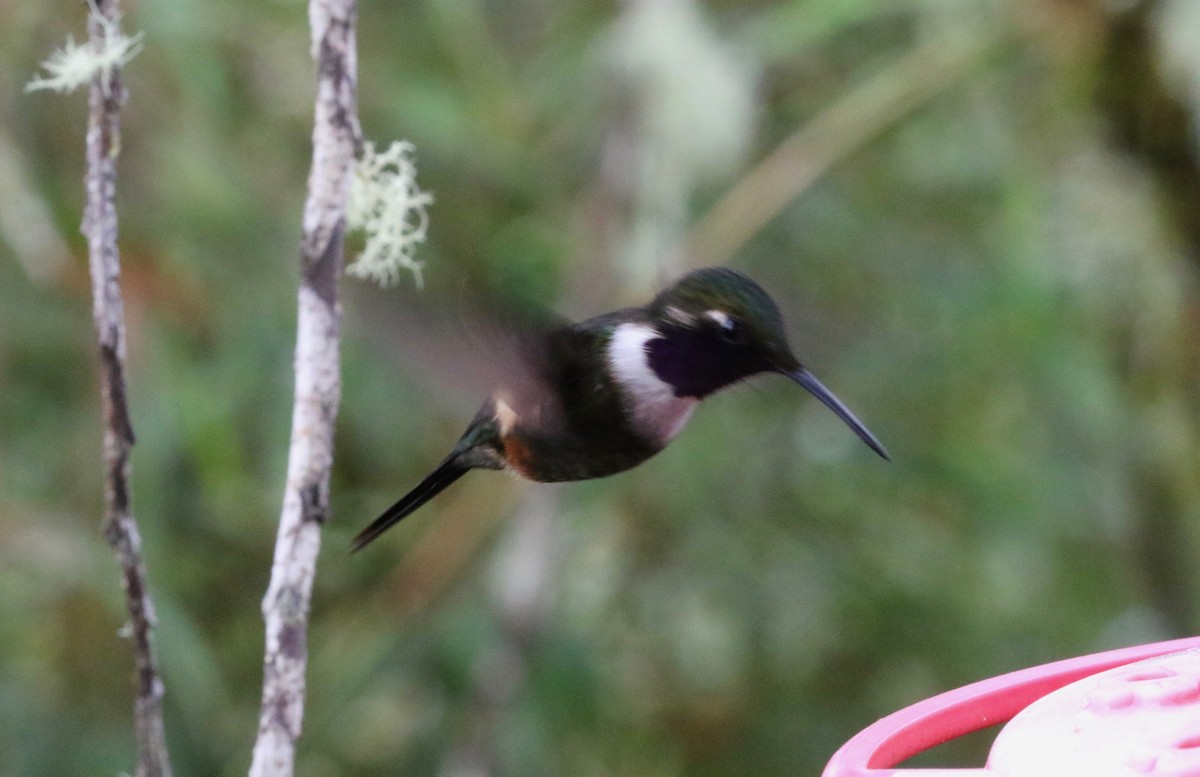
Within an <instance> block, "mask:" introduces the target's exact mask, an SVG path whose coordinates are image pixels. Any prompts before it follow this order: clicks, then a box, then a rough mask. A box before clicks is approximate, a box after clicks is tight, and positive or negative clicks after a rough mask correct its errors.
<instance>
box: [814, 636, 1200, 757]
mask: <svg viewBox="0 0 1200 777" xmlns="http://www.w3.org/2000/svg"><path fill="white" fill-rule="evenodd" d="M1006 721H1007V722H1008V725H1006V726H1005V727H1004V728H1003V729H1002V730H1001V732H1000V734H999V735H998V736H997V737H996V740H995V742H994V743H993V744H992V750H991V753H990V755H989V756H988V762H987V766H985V767H983V768H982V769H898V768H895V767H896V764H898V763H900V762H901V761H904V760H905V759H906V758H909V757H911V756H914V755H916V754H917V753H920V752H923V751H925V750H928V749H929V748H931V747H934V746H935V745H940V744H942V743H943V742H947V741H949V740H951V739H954V738H955V737H958V736H961V735H963V734H969V733H971V732H972V731H978V730H979V729H981V728H986V727H988V726H991V725H994V724H996V723H1004V722H1006ZM968 775H973V776H974V777H1076V775H1078V777H1117V776H1118V775H1120V776H1121V777H1147V776H1149V777H1200V637H1190V638H1188V639H1177V640H1172V641H1170V642H1157V643H1154V644H1152V645H1139V646H1137V647H1130V648H1122V649H1120V650H1110V651H1108V652H1106V653H1096V654H1094V655H1090V656H1083V657H1081V658H1071V659H1068V660H1066V661H1056V662H1055V663H1052V664H1045V665H1043V666H1037V667H1033V668H1031V669H1022V670H1021V671H1019V672H1012V673H1010V674H1006V675H1001V676H1000V677H993V678H992V679H990V680H983V681H982V682H978V683H973V684H971V685H967V686H964V687H962V688H959V689H957V690H953V691H949V692H948V693H943V694H941V695H939V696H934V697H933V698H931V699H926V700H925V701H922V702H918V703H917V704H914V705H912V706H911V707H907V708H905V709H903V710H900V711H899V712H895V713H893V714H891V715H889V716H887V717H886V718H884V719H883V720H880V721H879V722H878V723H875V724H874V725H872V726H870V727H868V728H866V729H864V730H863V731H861V732H859V734H858V735H856V736H855V737H854V738H853V739H851V740H850V741H849V742H847V743H846V744H845V745H843V746H842V748H841V749H840V750H838V751H837V753H835V754H834V756H833V758H832V760H830V762H829V765H828V766H826V767H825V772H824V777H893V776H894V777H967V776H968Z"/></svg>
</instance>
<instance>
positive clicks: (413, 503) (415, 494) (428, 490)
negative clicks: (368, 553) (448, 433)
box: [350, 454, 471, 553]
mask: <svg viewBox="0 0 1200 777" xmlns="http://www.w3.org/2000/svg"><path fill="white" fill-rule="evenodd" d="M469 469H471V467H470V466H467V465H465V464H463V463H462V460H461V459H460V457H459V456H458V455H456V454H451V455H450V456H448V457H447V458H446V460H445V461H443V462H442V463H441V464H439V465H438V468H437V469H435V470H434V471H433V472H430V473H429V475H428V476H427V477H426V478H425V479H424V480H422V481H421V482H420V483H418V484H417V487H416V488H414V489H413V490H412V491H409V492H408V493H407V494H405V495H404V496H403V497H401V498H400V501H399V502H396V504H394V505H392V506H391V507H389V508H388V509H387V510H385V511H384V513H383V515H381V516H379V517H378V518H376V519H375V520H374V521H373V522H372V523H371V525H370V526H368V527H367V528H365V529H363V530H362V531H360V532H359V533H358V536H356V537H355V538H354V540H353V541H351V543H350V552H351V553H357V552H358V551H360V550H362V549H363V548H365V547H366V546H367V545H368V544H370V543H371V542H372V541H373V540H374V539H375V538H376V537H378V536H379V535H380V534H383V533H384V532H385V531H387V530H388V529H390V528H392V527H393V526H395V525H396V524H397V523H400V521H401V520H403V519H404V518H406V517H407V516H408V514H409V513H411V512H413V511H414V510H416V509H417V508H418V507H420V506H421V505H423V504H425V503H426V502H428V501H429V500H430V499H433V498H434V497H435V496H437V495H438V494H440V493H441V492H442V490H443V489H444V488H446V486H448V485H450V484H451V483H453V482H454V481H456V480H458V479H459V478H460V477H462V476H463V475H464V474H465V473H466V472H467V471H468V470H469Z"/></svg>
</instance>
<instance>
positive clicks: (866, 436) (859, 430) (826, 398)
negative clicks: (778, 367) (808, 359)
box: [784, 367, 892, 461]
mask: <svg viewBox="0 0 1200 777" xmlns="http://www.w3.org/2000/svg"><path fill="white" fill-rule="evenodd" d="M784 374H785V375H787V376H788V377H789V378H791V379H792V380H794V381H796V382H797V383H799V384H800V385H801V386H804V388H806V389H808V391H809V393H810V394H812V395H813V396H814V397H816V398H817V399H819V400H821V403H822V404H824V405H825V407H827V408H829V409H830V410H832V411H833V412H834V413H835V414H836V415H837V417H838V418H840V419H842V420H843V421H845V422H846V425H847V426H849V427H850V428H851V429H853V430H854V433H855V434H857V435H858V436H859V437H861V438H862V441H863V442H865V443H866V444H867V445H869V446H871V450H873V451H875V452H876V453H878V454H879V455H880V456H882V457H883V458H885V459H887V460H888V461H891V460H892V457H891V456H889V455H888V452H887V448H885V447H883V443H881V442H880V441H879V438H878V437H876V436H875V435H873V434H871V430H870V429H868V428H867V427H866V426H864V425H863V422H862V421H860V420H858V418H856V417H855V416H854V413H851V412H850V408H848V407H846V406H845V405H843V404H842V400H840V399H838V398H837V397H835V396H834V395H833V392H832V391H830V390H829V389H827V388H825V385H824V384H823V383H821V381H819V380H817V379H816V377H815V376H814V375H813V374H812V373H811V372H809V371H808V370H806V369H804V368H803V367H797V368H796V369H795V370H792V371H791V372H785V373H784Z"/></svg>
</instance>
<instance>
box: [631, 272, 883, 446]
mask: <svg viewBox="0 0 1200 777" xmlns="http://www.w3.org/2000/svg"><path fill="white" fill-rule="evenodd" d="M648 312H649V315H650V319H651V324H652V325H653V327H654V329H655V330H656V332H657V337H654V338H651V339H649V340H647V341H646V344H645V349H646V360H647V366H648V367H649V368H650V369H651V370H653V372H654V373H655V375H656V376H657V377H658V379H659V380H661V381H663V382H664V383H667V384H669V385H670V386H671V387H672V388H673V389H674V392H675V395H676V396H680V397H695V398H697V399H701V398H703V397H705V396H707V395H709V394H711V393H713V392H714V391H717V390H718V389H721V388H724V387H725V386H728V385H730V384H731V383H735V382H737V381H739V380H742V379H744V378H748V377H750V376H751V375H756V374H758V373H761V372H777V373H780V374H782V375H786V376H787V377H789V378H791V379H792V380H794V381H796V382H797V383H799V384H800V385H801V386H803V387H804V388H805V389H807V390H808V391H809V392H810V393H812V394H813V395H814V396H815V397H817V399H819V400H821V402H822V403H824V404H825V405H826V406H827V407H828V408H829V409H831V410H832V411H833V412H834V413H836V414H837V415H838V417H839V418H841V419H842V420H843V421H845V422H846V424H847V425H849V426H850V428H851V429H853V430H854V431H855V433H856V434H858V436H859V437H861V438H862V440H863V441H864V442H865V443H866V444H867V445H869V446H870V447H871V448H872V450H874V451H875V452H876V453H878V454H879V455H880V456H883V457H884V458H885V459H886V458H888V455H887V451H886V450H885V449H884V447H883V445H882V443H880V442H879V440H878V439H877V438H876V437H875V435H873V434H871V432H870V431H868V430H867V428H866V427H865V426H864V425H863V424H862V422H860V421H859V420H858V419H857V418H856V417H855V416H854V414H853V413H851V412H850V410H849V409H848V408H847V407H846V406H845V405H844V404H842V402H841V401H840V400H839V399H838V398H837V397H836V396H834V395H833V393H832V392H831V391H829V389H827V388H825V386H824V385H822V384H821V382H820V381H818V380H817V379H816V378H815V377H814V376H813V375H812V373H810V372H809V371H808V370H806V369H805V368H804V367H803V365H801V363H800V360H799V359H797V358H796V356H795V355H794V354H793V353H792V349H791V346H789V345H788V341H787V334H786V333H785V332H784V325H783V316H782V315H780V313H779V308H778V307H777V306H776V305H775V301H774V300H772V299H771V297H770V296H769V295H768V294H767V293H766V292H765V291H763V289H762V287H761V286H759V285H758V284H757V283H755V282H754V281H752V280H751V279H750V278H749V277H747V276H746V275H744V274H743V273H740V272H738V271H737V270H731V269H729V268H727V267H708V268H704V269H701V270H695V271H693V272H690V273H688V274H687V275H685V276H684V277H683V278H681V279H680V280H679V281H678V282H676V283H675V284H674V285H673V286H671V287H670V288H668V289H666V290H665V291H663V292H662V293H661V294H659V295H658V296H657V297H656V298H655V299H654V301H653V302H651V303H650V306H649V308H648Z"/></svg>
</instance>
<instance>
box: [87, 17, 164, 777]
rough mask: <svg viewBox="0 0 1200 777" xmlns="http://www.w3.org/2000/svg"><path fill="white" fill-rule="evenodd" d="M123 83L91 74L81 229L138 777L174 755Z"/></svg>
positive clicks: (110, 24)
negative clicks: (142, 469) (121, 172)
mask: <svg viewBox="0 0 1200 777" xmlns="http://www.w3.org/2000/svg"><path fill="white" fill-rule="evenodd" d="M117 17H118V12H117V0H96V3H95V5H94V12H93V13H91V14H89V15H88V39H89V41H90V44H91V45H92V46H93V47H94V48H95V49H96V50H101V49H102V48H103V45H104V38H105V36H106V35H107V34H109V32H110V31H111V30H113V29H115V24H116V20H117ZM124 101H125V87H124V85H123V84H122V82H121V71H120V68H118V67H113V68H111V69H108V70H106V71H103V72H101V73H99V74H98V75H96V77H95V78H94V79H93V81H92V85H91V89H90V93H89V97H88V131H87V171H86V173H85V184H86V188H87V207H86V209H85V211H84V217H83V224H82V226H81V230H82V232H83V234H84V236H85V237H86V238H87V244H88V266H89V267H90V269H91V276H92V309H93V318H94V320H95V324H96V335H97V338H98V340H99V347H100V393H101V399H102V404H103V408H104V468H105V489H104V491H105V493H104V498H105V512H104V536H105V537H106V538H107V540H108V542H109V544H110V545H112V548H113V552H114V553H115V555H116V557H117V562H118V563H119V564H120V565H121V582H122V584H123V587H124V589H125V604H126V607H127V608H128V609H129V624H128V626H127V630H128V635H129V637H130V639H131V641H132V643H133V658H134V664H135V667H136V675H135V685H136V689H137V697H136V700H135V702H134V726H135V728H136V731H137V742H138V766H137V774H138V777H169V775H170V774H171V763H170V759H169V758H168V756H167V744H166V739H165V737H164V733H163V718H162V698H163V684H162V680H161V679H160V678H159V675H158V669H157V667H156V666H155V660H154V650H153V645H152V642H151V631H152V629H153V626H154V623H155V617H154V603H153V601H151V598H150V588H149V586H148V585H147V583H146V569H145V565H144V563H143V561H142V550H141V546H142V541H141V536H140V534H139V532H138V526H137V521H136V519H135V518H134V516H133V510H132V508H131V507H130V492H129V469H130V467H129V456H130V453H131V451H132V449H133V426H132V424H131V423H130V420H129V406H128V402H127V397H126V391H125V315H124V305H123V304H122V300H121V285H120V280H121V263H120V255H119V254H118V252H117V207H116V190H117V154H118V151H119V149H120V147H121V143H120V136H121V135H120V133H121V124H120V117H121V105H122V103H123V102H124Z"/></svg>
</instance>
